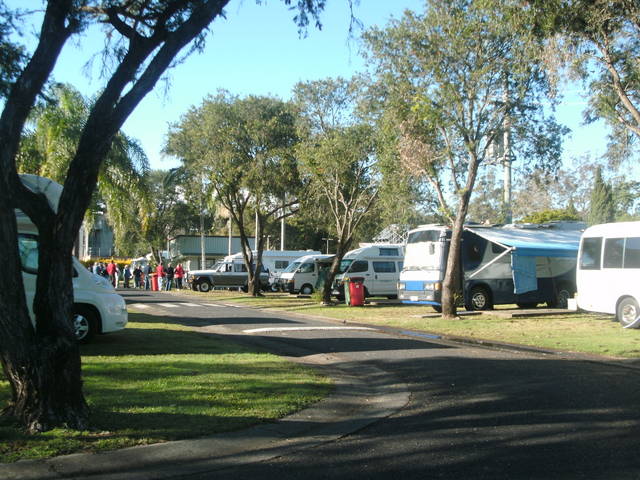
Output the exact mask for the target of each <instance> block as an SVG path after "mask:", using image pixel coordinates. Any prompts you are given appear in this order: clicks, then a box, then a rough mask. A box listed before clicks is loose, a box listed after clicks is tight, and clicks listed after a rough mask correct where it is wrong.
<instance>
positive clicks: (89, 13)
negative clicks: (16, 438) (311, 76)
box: [0, 0, 324, 432]
mask: <svg viewBox="0 0 640 480" xmlns="http://www.w3.org/2000/svg"><path fill="white" fill-rule="evenodd" d="M284 1H285V3H286V4H290V3H291V0H284ZM228 3H229V0H145V1H139V0H133V1H132V0H127V1H116V0H113V1H110V2H107V3H105V2H99V1H92V0H49V1H47V2H46V8H45V11H44V14H43V15H42V24H41V28H40V34H39V39H38V45H37V46H36V48H35V50H34V52H33V54H31V56H30V58H29V60H28V62H27V63H26V66H25V67H24V69H22V71H21V72H20V74H19V76H17V80H16V81H15V83H13V85H12V86H11V89H10V93H9V95H8V96H7V98H6V101H5V102H4V106H3V109H2V114H1V115H0V225H2V229H0V263H1V264H2V265H3V275H1V276H0V358H1V361H2V367H3V371H4V374H5V377H6V378H7V379H8V380H9V383H10V384H11V391H12V396H11V400H10V403H9V405H8V407H7V408H6V409H5V413H6V414H10V415H13V416H14V417H15V418H16V419H17V420H18V421H19V422H21V423H22V424H23V425H24V426H25V428H26V430H28V431H31V432H36V431H43V430H47V429H50V428H52V427H54V426H58V425H66V426H67V427H69V428H77V429H86V428H87V426H88V423H89V422H88V413H89V411H88V407H87V403H86V400H85V398H84V394H83V392H82V381H81V360H80V353H79V349H78V344H77V341H76V339H75V336H74V332H73V328H72V321H71V318H72V304H73V290H72V262H71V253H72V248H73V243H74V240H75V238H76V236H77V233H78V231H79V229H80V225H81V223H82V220H83V217H84V214H85V211H86V210H87V208H88V206H89V204H90V202H91V197H92V194H93V192H94V189H95V186H96V182H97V178H98V174H99V171H100V168H101V164H102V161H103V160H104V158H105V157H106V155H107V154H108V152H109V149H110V148H111V144H112V141H113V138H114V136H115V135H116V134H117V132H118V130H119V129H120V128H121V127H122V125H123V123H124V122H125V120H126V119H127V117H128V116H129V115H130V114H131V112H132V111H133V110H134V109H135V108H136V106H137V105H138V104H139V102H140V101H141V100H142V99H143V98H144V96H145V95H146V94H147V93H148V92H149V91H151V89H153V87H154V86H155V84H156V83H157V81H158V80H159V79H160V77H161V76H162V75H163V74H164V72H165V71H166V70H167V69H168V68H169V67H170V66H171V65H172V64H173V63H174V59H175V58H176V56H178V55H179V54H180V52H181V51H182V50H183V48H184V47H186V46H188V45H192V47H193V48H196V49H197V48H199V47H201V46H202V45H203V41H204V38H205V32H206V30H207V28H208V26H209V24H210V23H211V22H212V21H213V20H214V19H215V18H216V17H218V16H219V15H221V14H222V13H223V12H222V9H223V7H225V6H226V5H227V4H228ZM297 7H298V11H299V14H298V15H297V17H296V19H297V22H298V24H299V25H300V26H301V27H302V28H304V26H306V25H307V24H308V22H309V19H310V18H311V19H314V20H316V21H317V18H318V14H319V12H320V11H321V10H322V9H323V7H324V2H323V1H321V0H318V1H313V0H311V1H305V2H298V3H297ZM94 22H100V23H102V24H103V26H104V27H105V32H106V38H107V39H109V40H112V43H110V46H111V52H112V53H113V57H112V58H113V65H114V68H113V70H112V71H111V73H110V75H109V78H108V79H107V81H106V83H105V86H104V88H103V89H102V91H101V93H100V95H99V96H98V97H97V98H96V100H95V102H94V103H93V105H92V107H91V111H90V113H89V115H88V117H87V121H86V122H85V124H84V127H83V130H82V134H81V135H80V140H79V142H78V146H77V148H76V150H75V153H74V155H73V159H72V160H71V162H70V164H69V168H68V171H67V175H66V177H65V181H64V190H63V192H62V195H61V198H60V201H59V205H58V208H57V211H54V210H53V209H52V208H51V206H50V205H49V203H48V201H47V199H46V198H45V197H44V196H43V195H40V194H36V193H33V192H32V191H30V190H29V189H27V188H26V187H25V186H24V185H23V184H22V182H21V181H20V178H19V176H18V172H17V167H16V156H17V153H18V149H19V144H20V138H21V134H22V132H23V130H24V126H25V122H26V121H27V118H28V116H29V114H30V112H31V110H32V108H33V105H34V103H35V101H36V99H37V97H38V95H39V94H40V93H41V92H42V91H43V88H44V86H45V83H46V82H47V81H48V79H49V77H50V75H51V72H52V70H53V68H54V65H55V63H56V60H57V59H58V56H59V55H60V52H61V50H62V48H63V47H64V45H65V44H66V42H67V41H68V40H69V38H71V37H72V36H74V35H77V34H78V33H80V32H81V31H82V30H83V29H84V27H86V26H87V25H89V24H91V23H94ZM15 208H19V209H21V210H22V211H23V212H25V213H26V214H27V215H28V216H29V218H30V219H31V220H32V221H33V223H34V224H35V225H36V227H37V228H38V231H39V237H40V249H39V266H46V268H40V267H39V269H38V278H37V285H36V293H35V299H34V304H33V311H34V314H35V326H34V324H32V323H31V319H30V317H29V313H28V309H27V305H26V299H25V294H24V288H23V287H21V286H22V277H21V265H20V256H19V251H18V240H17V223H16V218H15V213H14V209H15ZM16 286H18V287H17V288H16Z"/></svg>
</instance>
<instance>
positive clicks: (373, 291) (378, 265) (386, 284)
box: [333, 243, 404, 298]
mask: <svg viewBox="0 0 640 480" xmlns="http://www.w3.org/2000/svg"><path fill="white" fill-rule="evenodd" d="M403 262H404V245H401V244H398V243H379V244H371V243H365V244H360V248H356V249H355V250H351V251H349V252H347V253H346V254H345V256H344V257H343V258H342V261H341V262H340V270H339V273H338V274H337V275H336V279H335V281H334V284H333V294H334V295H336V296H337V297H338V298H343V297H344V281H343V279H344V278H345V277H348V278H351V277H361V278H363V279H364V289H365V290H364V292H365V296H366V297H375V296H382V297H388V298H396V296H397V295H398V291H397V284H398V279H399V276H400V272H401V271H402V265H403Z"/></svg>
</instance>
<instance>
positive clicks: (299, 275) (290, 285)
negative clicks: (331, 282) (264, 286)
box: [276, 253, 335, 295]
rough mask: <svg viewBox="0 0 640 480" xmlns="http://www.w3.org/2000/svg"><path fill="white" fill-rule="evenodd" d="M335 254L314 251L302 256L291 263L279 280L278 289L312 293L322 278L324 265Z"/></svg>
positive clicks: (306, 293) (305, 293) (304, 293)
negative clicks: (321, 271) (321, 273)
mask: <svg viewBox="0 0 640 480" xmlns="http://www.w3.org/2000/svg"><path fill="white" fill-rule="evenodd" d="M334 256H335V255H322V254H320V253H313V254H310V255H305V256H303V257H300V258H298V259H296V260H294V261H293V262H291V263H290V264H289V267H288V268H287V269H286V270H285V271H284V272H282V273H281V274H280V278H278V280H277V284H276V285H277V287H278V290H281V291H283V292H289V293H301V294H303V295H311V294H312V293H313V292H314V290H315V289H316V288H318V286H319V285H318V281H319V280H321V276H320V269H321V268H322V265H323V264H324V265H326V264H327V263H330V261H331V259H333V257H334Z"/></svg>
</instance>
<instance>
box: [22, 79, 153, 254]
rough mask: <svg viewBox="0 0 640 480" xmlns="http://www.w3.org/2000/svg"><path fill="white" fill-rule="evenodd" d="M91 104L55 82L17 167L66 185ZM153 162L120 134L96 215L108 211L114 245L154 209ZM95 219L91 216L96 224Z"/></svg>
mask: <svg viewBox="0 0 640 480" xmlns="http://www.w3.org/2000/svg"><path fill="white" fill-rule="evenodd" d="M90 110H91V104H90V102H89V101H87V99H85V98H84V97H83V96H82V94H81V93H80V92H78V91H77V90H76V89H75V88H74V87H73V86H71V85H68V84H55V85H54V86H53V87H52V88H51V92H50V96H49V97H48V98H47V99H46V100H45V101H44V102H43V103H42V104H41V105H39V106H38V107H37V108H35V109H34V112H33V115H32V117H31V119H30V122H29V127H28V128H27V129H26V133H25V135H24V136H23V138H22V143H21V149H20V153H19V154H18V169H19V171H20V172H21V173H32V174H35V175H40V176H43V177H48V178H51V179H53V180H55V181H57V182H60V183H63V181H64V179H65V177H66V175H67V169H68V167H69V163H70V161H71V159H72V158H73V155H74V154H75V151H76V147H77V144H78V140H79V139H80V134H81V132H82V129H83V127H84V124H85V122H86V119H87V116H88V113H89V111H90ZM148 170H149V162H148V159H147V157H146V155H145V153H144V151H143V149H142V147H141V146H140V144H139V143H138V142H137V141H136V140H135V139H132V138H130V137H128V136H126V135H125V134H124V133H122V132H120V133H118V134H117V135H116V137H115V138H114V140H113V143H112V145H111V151H110V152H109V154H108V156H107V158H106V159H105V162H104V163H103V164H102V166H101V169H100V173H99V176H98V188H97V190H96V194H95V195H94V199H93V205H92V206H91V207H90V211H89V212H88V213H90V212H91V211H102V210H104V209H106V211H107V217H108V218H109V221H110V224H111V226H112V227H113V229H114V234H115V243H116V245H117V244H120V243H122V242H123V240H124V237H125V234H126V233H127V232H128V231H129V230H128V228H127V227H128V226H130V225H131V224H132V223H134V222H136V221H137V220H138V219H139V218H144V215H145V212H146V211H148V210H150V207H149V202H148V199H149V194H148V193H149V192H148V187H147V182H145V181H144V175H145V173H146V172H147V171H148ZM92 220H93V216H92V215H90V214H89V215H86V222H87V224H88V225H91V223H92Z"/></svg>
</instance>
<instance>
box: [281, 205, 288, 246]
mask: <svg viewBox="0 0 640 480" xmlns="http://www.w3.org/2000/svg"><path fill="white" fill-rule="evenodd" d="M286 198H287V197H286V195H285V196H284V197H283V198H282V218H281V219H280V251H284V232H285V226H284V205H285V201H286Z"/></svg>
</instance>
